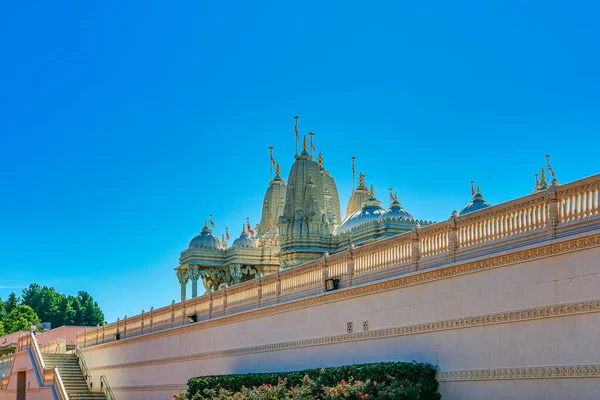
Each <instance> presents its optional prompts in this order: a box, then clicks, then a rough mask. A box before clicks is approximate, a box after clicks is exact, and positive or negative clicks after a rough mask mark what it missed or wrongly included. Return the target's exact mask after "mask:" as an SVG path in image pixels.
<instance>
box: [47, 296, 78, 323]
mask: <svg viewBox="0 0 600 400" xmlns="http://www.w3.org/2000/svg"><path fill="white" fill-rule="evenodd" d="M70 297H72V296H63V295H60V296H59V297H58V298H57V313H56V317H55V318H54V321H53V322H52V326H56V327H58V326H63V325H73V324H74V322H75V309H74V308H73V305H72V301H71V299H70Z"/></svg>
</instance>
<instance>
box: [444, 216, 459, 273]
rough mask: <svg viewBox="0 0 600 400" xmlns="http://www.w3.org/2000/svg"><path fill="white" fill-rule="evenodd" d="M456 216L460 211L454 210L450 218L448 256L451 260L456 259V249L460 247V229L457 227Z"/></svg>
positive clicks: (447, 258) (448, 259)
mask: <svg viewBox="0 0 600 400" xmlns="http://www.w3.org/2000/svg"><path fill="white" fill-rule="evenodd" d="M456 217H458V211H456V210H454V211H452V216H451V217H450V218H449V219H448V256H447V257H446V260H447V261H449V262H454V261H456V250H457V249H458V230H457V228H456Z"/></svg>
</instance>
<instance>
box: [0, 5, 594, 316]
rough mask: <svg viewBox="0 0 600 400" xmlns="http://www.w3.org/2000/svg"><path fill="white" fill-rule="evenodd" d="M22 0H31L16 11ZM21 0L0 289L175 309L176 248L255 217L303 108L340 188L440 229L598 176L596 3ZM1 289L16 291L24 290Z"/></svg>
mask: <svg viewBox="0 0 600 400" xmlns="http://www.w3.org/2000/svg"><path fill="white" fill-rule="evenodd" d="M21 3H22V2H21ZM21 3H18V2H13V3H11V4H3V5H2V6H1V9H0V61H1V62H0V139H1V142H0V177H1V179H2V183H1V185H0V297H3V298H6V296H7V295H8V293H9V292H10V291H12V290H16V291H17V292H20V291H21V289H20V288H21V287H23V286H26V285H28V284H29V283H32V282H38V283H40V284H46V285H51V286H54V287H56V289H57V290H59V291H61V292H64V293H71V294H75V293H76V292H77V290H87V291H88V292H90V293H91V294H92V296H94V298H95V299H97V300H98V302H99V303H100V306H101V307H102V308H103V309H104V311H105V314H106V317H107V320H109V321H113V320H115V319H116V318H117V317H122V316H124V315H125V314H127V315H133V314H137V313H139V312H140V311H141V310H142V309H146V310H148V309H149V308H150V306H155V307H158V306H162V305H165V304H167V303H169V302H170V301H171V300H172V299H178V294H179V286H178V283H177V280H176V278H175V273H174V272H173V268H174V267H176V266H177V259H178V256H179V252H180V251H181V250H182V249H183V248H185V247H186V246H187V244H188V242H189V240H190V239H191V237H192V236H193V235H194V234H195V233H197V232H198V231H199V230H200V229H201V228H202V224H203V221H204V219H206V218H207V217H208V214H210V213H212V214H214V219H215V222H216V224H217V229H216V233H217V234H219V236H220V234H221V233H222V232H223V230H224V227H225V226H229V227H230V232H231V235H232V236H233V237H235V236H237V234H239V232H238V231H239V230H240V226H241V224H242V223H243V222H244V221H245V218H246V217H250V219H251V221H252V222H253V223H256V222H257V221H258V220H259V218H260V209H261V203H262V196H263V194H264V191H265V189H266V187H267V184H268V177H269V156H268V146H269V145H273V146H275V158H276V159H277V161H279V162H281V164H282V170H283V171H284V175H285V176H284V178H286V177H287V171H288V170H289V167H290V165H291V162H292V160H293V153H294V133H293V116H294V115H300V117H301V119H300V130H301V132H307V131H309V130H312V131H314V132H316V136H315V146H316V147H317V149H318V150H319V151H322V152H323V157H324V162H325V166H326V167H327V168H328V169H329V170H330V171H331V172H332V175H333V176H334V178H335V179H336V181H337V184H338V188H339V191H340V196H341V198H342V209H345V203H346V200H347V198H348V196H349V193H350V189H351V172H350V156H352V155H354V156H356V157H357V170H360V171H363V172H364V173H366V175H367V184H373V185H374V186H375V189H376V193H378V194H379V197H380V198H381V199H384V200H385V199H386V198H387V194H386V193H385V189H387V188H388V187H390V186H391V187H393V188H394V189H396V190H397V191H398V194H399V197H400V201H401V202H402V204H403V205H404V206H405V207H406V208H407V209H408V210H409V211H410V212H412V213H413V214H414V215H415V216H416V217H418V218H421V219H428V220H444V219H446V218H447V217H448V216H449V215H450V213H451V212H452V210H453V209H460V208H461V207H462V206H463V205H464V204H465V203H466V202H468V201H469V198H470V189H469V181H470V180H471V179H474V180H475V181H476V182H477V183H479V184H481V188H482V192H483V194H484V195H485V196H486V199H487V200H489V201H490V202H491V203H494V204H496V203H499V202H502V201H506V200H509V199H512V198H515V197H519V196H522V195H525V194H527V193H529V192H530V191H531V190H532V187H533V184H534V178H533V174H534V173H536V172H538V171H539V169H540V168H541V167H542V166H543V165H544V164H545V159H544V155H545V154H546V153H550V154H551V155H552V159H551V160H552V164H553V167H554V170H555V171H556V173H557V177H558V178H559V179H560V181H561V182H568V181H571V180H575V179H578V178H582V177H585V176H588V175H592V174H595V173H598V172H599V171H598V162H597V159H598V145H599V144H600V139H599V138H598V137H599V136H598V132H599V131H600V112H599V110H600V96H599V95H598V94H599V93H600V78H599V76H598V71H600V56H599V55H598V51H597V50H598V41H599V39H600V26H599V25H598V24H597V20H596V16H597V15H598V12H599V11H600V10H599V6H598V4H597V3H596V2H591V1H588V2H585V1H583V2H568V1H544V2H542V1H528V2H522V1H489V2H430V1H422V2H421V1H419V2H416V1H414V2H408V1H379V2H370V3H368V2H355V1H327V2H317V1H303V2H295V3H291V2H282V1H272V2H261V1H254V2H194V1H181V2H175V3H173V2H171V3H165V2H159V1H145V2H108V1H107V2H72V3H54V2H39V1H38V2H35V1H34V2H26V3H22V4H21ZM7 287H16V288H17V289H11V288H7Z"/></svg>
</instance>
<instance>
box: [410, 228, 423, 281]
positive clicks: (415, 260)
mask: <svg viewBox="0 0 600 400" xmlns="http://www.w3.org/2000/svg"><path fill="white" fill-rule="evenodd" d="M419 228H421V225H420V224H419V223H418V222H416V223H415V227H414V228H413V230H412V231H411V233H410V237H411V239H412V252H411V254H412V265H413V268H414V270H415V271H416V270H417V269H418V268H419V259H420V258H421V247H420V238H419Z"/></svg>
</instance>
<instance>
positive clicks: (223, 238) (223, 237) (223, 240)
mask: <svg viewBox="0 0 600 400" xmlns="http://www.w3.org/2000/svg"><path fill="white" fill-rule="evenodd" d="M221 242H225V234H224V233H222V234H221Z"/></svg>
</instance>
